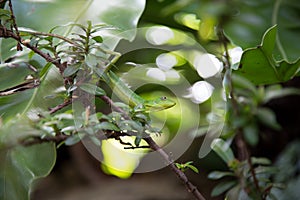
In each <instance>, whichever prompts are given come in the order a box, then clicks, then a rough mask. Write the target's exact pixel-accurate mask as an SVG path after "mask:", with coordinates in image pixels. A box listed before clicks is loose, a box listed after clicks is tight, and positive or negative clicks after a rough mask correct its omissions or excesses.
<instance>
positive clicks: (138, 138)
mask: <svg viewBox="0 0 300 200" xmlns="http://www.w3.org/2000/svg"><path fill="white" fill-rule="evenodd" d="M141 141H142V136H141V135H140V134H138V135H137V136H136V137H135V139H134V145H135V146H137V147H138V146H140V143H141Z"/></svg>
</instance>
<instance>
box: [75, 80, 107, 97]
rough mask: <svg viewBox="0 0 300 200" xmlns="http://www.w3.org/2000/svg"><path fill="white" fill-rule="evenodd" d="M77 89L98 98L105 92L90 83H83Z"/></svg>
mask: <svg viewBox="0 0 300 200" xmlns="http://www.w3.org/2000/svg"><path fill="white" fill-rule="evenodd" d="M79 87H80V88H81V89H82V90H84V91H85V92H87V93H89V94H93V95H100V96H102V95H105V91H104V90H103V89H101V88H99V87H98V86H97V85H94V84H91V83H83V84H81V85H80V86H79Z"/></svg>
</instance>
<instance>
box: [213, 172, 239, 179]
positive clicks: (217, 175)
mask: <svg viewBox="0 0 300 200" xmlns="http://www.w3.org/2000/svg"><path fill="white" fill-rule="evenodd" d="M225 176H234V173H232V172H221V171H213V172H211V173H209V174H208V178H209V179H213V180H217V179H220V178H223V177H225Z"/></svg>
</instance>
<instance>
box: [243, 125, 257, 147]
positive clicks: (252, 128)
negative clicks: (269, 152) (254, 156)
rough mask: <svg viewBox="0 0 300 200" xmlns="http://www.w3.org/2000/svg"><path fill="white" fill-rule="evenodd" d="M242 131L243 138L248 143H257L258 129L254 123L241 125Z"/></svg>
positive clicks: (253, 144)
mask: <svg viewBox="0 0 300 200" xmlns="http://www.w3.org/2000/svg"><path fill="white" fill-rule="evenodd" d="M243 133H244V137H245V140H246V141H247V142H248V144H250V145H251V146H255V145H257V143H258V141H259V135H258V133H259V130H258V128H257V126H256V124H255V123H252V124H248V125H246V126H245V127H243Z"/></svg>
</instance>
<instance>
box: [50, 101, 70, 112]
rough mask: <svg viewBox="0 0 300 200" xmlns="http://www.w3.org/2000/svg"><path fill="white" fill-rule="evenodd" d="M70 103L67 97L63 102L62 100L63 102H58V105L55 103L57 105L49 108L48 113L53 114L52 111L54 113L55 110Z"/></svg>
mask: <svg viewBox="0 0 300 200" xmlns="http://www.w3.org/2000/svg"><path fill="white" fill-rule="evenodd" d="M71 103H72V100H70V99H68V100H66V101H65V102H63V103H61V104H59V105H57V106H55V107H53V108H49V113H50V114H53V113H55V112H57V111H59V110H61V109H63V108H64V107H66V106H68V105H70V104H71Z"/></svg>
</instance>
